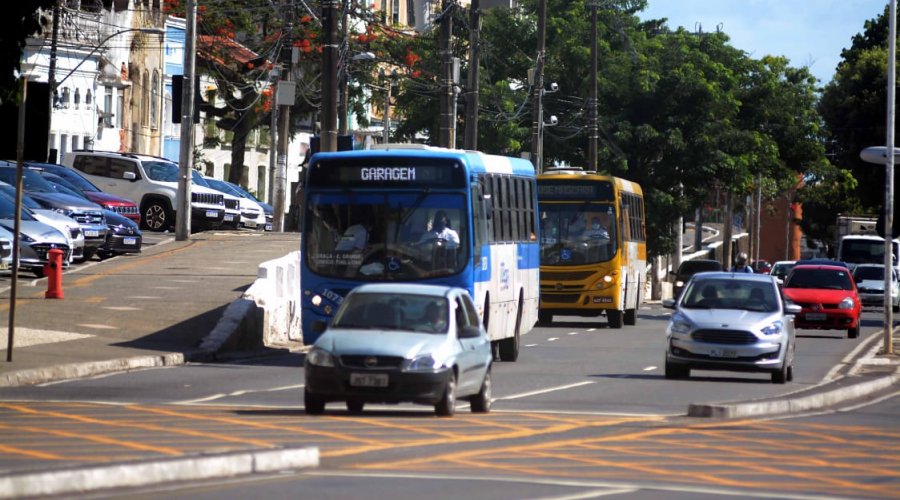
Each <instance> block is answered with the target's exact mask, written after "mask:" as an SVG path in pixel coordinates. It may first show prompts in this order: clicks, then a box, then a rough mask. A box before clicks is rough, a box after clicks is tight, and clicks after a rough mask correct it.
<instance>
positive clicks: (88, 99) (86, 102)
mask: <svg viewBox="0 0 900 500" xmlns="http://www.w3.org/2000/svg"><path fill="white" fill-rule="evenodd" d="M93 102H94V95H93V94H91V89H88V90H87V93H86V94H85V95H84V107H85V108H87V109H90V108H91V104H92V103H93Z"/></svg>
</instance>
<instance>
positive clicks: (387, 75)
mask: <svg viewBox="0 0 900 500" xmlns="http://www.w3.org/2000/svg"><path fill="white" fill-rule="evenodd" d="M381 78H382V79H384V80H386V81H385V84H384V87H385V94H384V112H383V113H384V143H385V144H387V143H388V142H390V137H391V87H393V86H394V80H395V79H396V78H397V70H396V69H392V70H391V71H390V72H386V71H384V69H382V70H381Z"/></svg>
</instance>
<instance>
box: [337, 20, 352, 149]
mask: <svg viewBox="0 0 900 500" xmlns="http://www.w3.org/2000/svg"><path fill="white" fill-rule="evenodd" d="M348 12H349V9H347V8H346V6H345V7H344V12H343V14H342V15H341V51H340V54H343V57H341V58H340V62H339V63H338V64H339V66H340V69H339V70H338V81H339V82H340V83H341V96H340V106H339V107H338V136H342V135H347V129H348V128H349V123H348V122H349V117H348V116H347V115H348V114H349V112H350V102H349V101H350V60H351V59H350V54H349V47H350V44H349V43H348V42H347V22H348V19H347V17H348V15H349V14H348Z"/></svg>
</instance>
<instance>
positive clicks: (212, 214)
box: [206, 210, 219, 219]
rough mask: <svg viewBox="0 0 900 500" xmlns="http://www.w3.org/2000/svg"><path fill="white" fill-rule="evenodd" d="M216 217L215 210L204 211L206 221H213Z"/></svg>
mask: <svg viewBox="0 0 900 500" xmlns="http://www.w3.org/2000/svg"><path fill="white" fill-rule="evenodd" d="M218 216H219V212H217V211H216V210H207V211H206V218H207V219H215V218H216V217H218Z"/></svg>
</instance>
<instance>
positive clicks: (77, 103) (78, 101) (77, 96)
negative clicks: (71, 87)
mask: <svg viewBox="0 0 900 500" xmlns="http://www.w3.org/2000/svg"><path fill="white" fill-rule="evenodd" d="M74 103H75V109H81V90H80V89H77V88H76V89H75V99H74Z"/></svg>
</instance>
